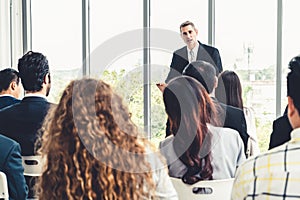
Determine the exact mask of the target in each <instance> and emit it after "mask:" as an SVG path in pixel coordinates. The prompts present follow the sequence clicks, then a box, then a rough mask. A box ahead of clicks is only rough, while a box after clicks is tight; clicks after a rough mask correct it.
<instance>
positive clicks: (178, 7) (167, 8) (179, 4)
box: [150, 0, 208, 141]
mask: <svg viewBox="0 0 300 200" xmlns="http://www.w3.org/2000/svg"><path fill="white" fill-rule="evenodd" d="M187 20H188V21H192V22H193V23H194V24H195V26H196V28H197V29H198V40H199V41H201V42H202V43H207V41H208V1H207V0H201V1H199V0H191V1H188V3H186V2H184V1H172V0H164V1H159V0H153V1H151V15H150V22H151V32H150V38H151V39H150V46H151V51H150V52H151V85H152V88H151V89H152V90H151V109H152V120H151V122H152V135H153V136H154V137H153V140H154V141H160V140H161V139H163V138H164V137H165V123H166V121H167V116H166V114H165V109H164V105H163V101H162V94H161V91H160V90H159V89H158V88H157V87H156V85H155V84H156V83H161V82H164V81H165V79H166V77H167V75H168V72H169V66H170V64H171V60H172V55H173V52H174V51H175V50H177V49H179V48H181V47H183V46H185V44H184V42H183V41H182V39H181V37H180V30H179V26H180V24H181V23H183V22H185V21H187Z"/></svg>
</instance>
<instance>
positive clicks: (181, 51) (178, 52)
mask: <svg viewBox="0 0 300 200" xmlns="http://www.w3.org/2000/svg"><path fill="white" fill-rule="evenodd" d="M184 51H186V46H184V47H182V48H180V49H177V50H176V51H174V54H176V55H181V54H182V53H183V52H184Z"/></svg>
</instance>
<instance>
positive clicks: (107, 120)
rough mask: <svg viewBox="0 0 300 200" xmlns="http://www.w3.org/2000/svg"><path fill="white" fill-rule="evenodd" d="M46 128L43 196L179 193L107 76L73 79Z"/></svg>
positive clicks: (125, 196) (140, 196) (167, 195)
mask: <svg viewBox="0 0 300 200" xmlns="http://www.w3.org/2000/svg"><path fill="white" fill-rule="evenodd" d="M42 130H43V132H44V134H43V136H42V140H41V141H40V144H41V148H40V150H39V152H40V153H41V154H42V156H43V158H45V160H46V164H45V171H44V172H43V174H42V176H41V177H40V182H39V184H38V187H37V188H38V189H40V193H39V200H48V199H124V200H125V199H126V200H127V199H130V200H131V199H133V200H134V199H148V198H149V199H152V198H153V199H174V200H175V199H178V198H177V194H176V191H175V189H174V187H173V185H172V182H171V180H170V178H169V176H168V174H167V170H166V168H165V166H164V162H163V159H162V158H159V157H156V156H155V154H154V152H153V151H152V150H150V149H152V147H151V146H150V144H149V142H148V141H147V140H146V139H142V138H141V137H140V136H139V133H138V128H137V127H136V126H135V125H134V124H133V122H132V121H131V118H130V113H129V112H128V110H127V107H126V106H124V105H123V102H122V98H121V97H120V96H118V95H117V94H116V93H114V92H113V91H112V89H111V87H110V86H109V85H108V84H106V83H104V82H103V81H97V80H94V79H81V80H76V81H72V82H71V83H70V84H69V85H68V86H67V88H66V89H65V90H64V92H63V94H62V97H61V99H60V102H59V104H58V106H57V107H56V108H55V109H54V110H53V111H52V112H50V113H49V114H48V115H47V117H46V120H45V123H44V125H43V128H42ZM150 147H151V148H150ZM151 152H152V153H151Z"/></svg>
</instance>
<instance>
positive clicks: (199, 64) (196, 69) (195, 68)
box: [182, 61, 249, 155]
mask: <svg viewBox="0 0 300 200" xmlns="http://www.w3.org/2000/svg"><path fill="white" fill-rule="evenodd" d="M182 74H183V75H186V76H190V77H193V78H195V79H197V80H198V81H199V82H200V83H201V84H202V85H203V87H204V88H205V89H206V91H207V93H208V94H209V95H210V97H211V98H212V99H213V102H214V103H215V104H216V105H217V107H219V109H220V110H219V112H218V113H219V118H218V120H219V122H220V123H221V125H223V127H227V128H232V129H234V130H236V131H238V132H239V134H240V136H241V138H242V140H243V143H244V150H245V154H246V151H247V143H248V138H249V135H248V133H247V125H246V119H245V115H244V112H243V110H241V109H239V108H236V107H233V106H229V105H226V104H223V103H221V102H219V101H218V100H217V99H216V98H215V89H216V87H217V85H218V78H217V76H216V70H215V68H214V67H213V65H212V64H210V63H208V62H205V61H195V62H191V63H190V64H189V65H188V66H186V68H185V69H184V70H183V73H182ZM246 155H247V154H246Z"/></svg>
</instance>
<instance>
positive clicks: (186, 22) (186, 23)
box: [179, 21, 196, 32]
mask: <svg viewBox="0 0 300 200" xmlns="http://www.w3.org/2000/svg"><path fill="white" fill-rule="evenodd" d="M189 25H191V26H192V27H193V28H194V29H195V28H196V27H195V25H194V23H193V22H191V21H185V22H183V23H182V24H180V27H179V30H180V32H181V28H183V27H186V26H189Z"/></svg>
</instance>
